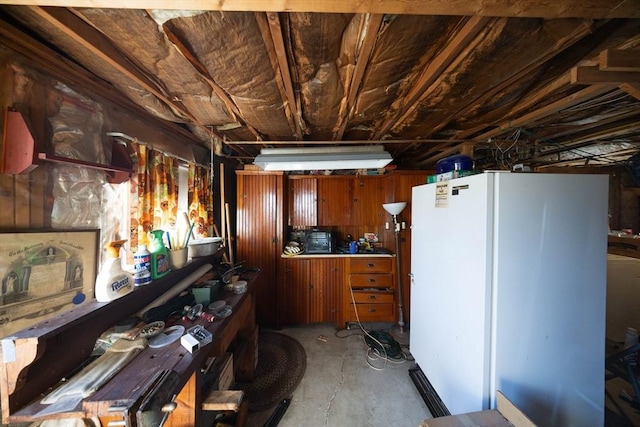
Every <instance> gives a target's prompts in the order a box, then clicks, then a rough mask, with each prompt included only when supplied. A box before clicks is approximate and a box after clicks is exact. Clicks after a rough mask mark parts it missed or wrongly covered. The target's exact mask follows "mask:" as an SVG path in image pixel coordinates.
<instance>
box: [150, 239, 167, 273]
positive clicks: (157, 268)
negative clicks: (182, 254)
mask: <svg viewBox="0 0 640 427" xmlns="http://www.w3.org/2000/svg"><path fill="white" fill-rule="evenodd" d="M151 235H152V238H151V242H150V243H149V252H151V278H152V279H153V280H156V279H159V278H161V277H163V276H165V275H166V274H167V273H168V272H169V270H170V268H169V255H168V254H167V248H166V247H165V246H164V242H163V241H162V236H163V235H164V231H162V230H153V231H152V232H151Z"/></svg>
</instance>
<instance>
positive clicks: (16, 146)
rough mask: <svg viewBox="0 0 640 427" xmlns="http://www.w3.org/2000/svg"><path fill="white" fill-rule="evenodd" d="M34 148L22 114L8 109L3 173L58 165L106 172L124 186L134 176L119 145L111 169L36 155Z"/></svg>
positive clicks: (115, 142) (115, 144)
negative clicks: (42, 164) (50, 163)
mask: <svg viewBox="0 0 640 427" xmlns="http://www.w3.org/2000/svg"><path fill="white" fill-rule="evenodd" d="M35 145H36V144H35V140H34V138H33V135H32V134H31V131H30V130H29V127H28V126H27V124H26V122H25V120H24V117H22V114H21V113H20V112H19V111H13V110H10V109H8V108H7V109H5V128H4V130H3V135H2V149H3V153H2V154H3V155H2V168H1V169H2V171H1V172H2V173H7V174H22V173H28V172H31V171H32V170H33V169H35V168H36V167H37V166H38V164H40V163H41V162H55V163H61V164H67V165H73V166H80V167H86V168H91V169H98V170H103V171H106V172H107V180H108V181H109V182H110V183H112V184H119V183H122V182H125V181H126V180H128V179H129V178H130V177H131V175H132V174H133V162H132V160H131V157H130V155H129V152H128V151H127V148H128V147H127V146H126V144H125V145H122V143H121V142H119V141H114V142H113V143H112V149H111V164H110V165H105V164H101V163H93V162H88V161H84V160H78V159H72V158H68V157H62V156H56V155H54V154H49V153H44V152H39V153H37V154H36V153H35V151H36V150H35Z"/></svg>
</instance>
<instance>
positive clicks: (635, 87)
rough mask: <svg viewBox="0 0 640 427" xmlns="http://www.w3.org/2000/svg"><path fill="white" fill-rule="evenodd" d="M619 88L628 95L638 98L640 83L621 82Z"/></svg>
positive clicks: (639, 96) (639, 97)
mask: <svg viewBox="0 0 640 427" xmlns="http://www.w3.org/2000/svg"><path fill="white" fill-rule="evenodd" d="M620 89H622V90H623V91H625V92H627V93H628V94H629V95H631V96H633V97H634V98H636V99H640V84H637V83H623V84H621V85H620Z"/></svg>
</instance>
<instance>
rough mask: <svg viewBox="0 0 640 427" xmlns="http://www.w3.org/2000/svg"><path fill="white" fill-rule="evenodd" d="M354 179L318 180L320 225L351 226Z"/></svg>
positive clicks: (326, 178)
mask: <svg viewBox="0 0 640 427" xmlns="http://www.w3.org/2000/svg"><path fill="white" fill-rule="evenodd" d="M352 204H353V178H351V177H349V178H345V177H319V178H318V225H319V226H325V227H331V226H341V225H351V224H352V221H351V216H352Z"/></svg>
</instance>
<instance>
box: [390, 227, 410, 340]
mask: <svg viewBox="0 0 640 427" xmlns="http://www.w3.org/2000/svg"><path fill="white" fill-rule="evenodd" d="M393 225H394V233H395V235H396V274H397V283H398V322H397V323H396V324H395V325H394V327H393V328H392V329H391V335H392V336H393V337H394V338H395V340H396V341H398V343H399V344H401V345H407V344H409V330H408V329H407V328H406V327H405V324H404V304H403V299H404V296H403V293H402V274H401V271H400V267H401V265H402V262H401V259H400V223H399V222H398V220H397V218H396V215H393Z"/></svg>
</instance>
